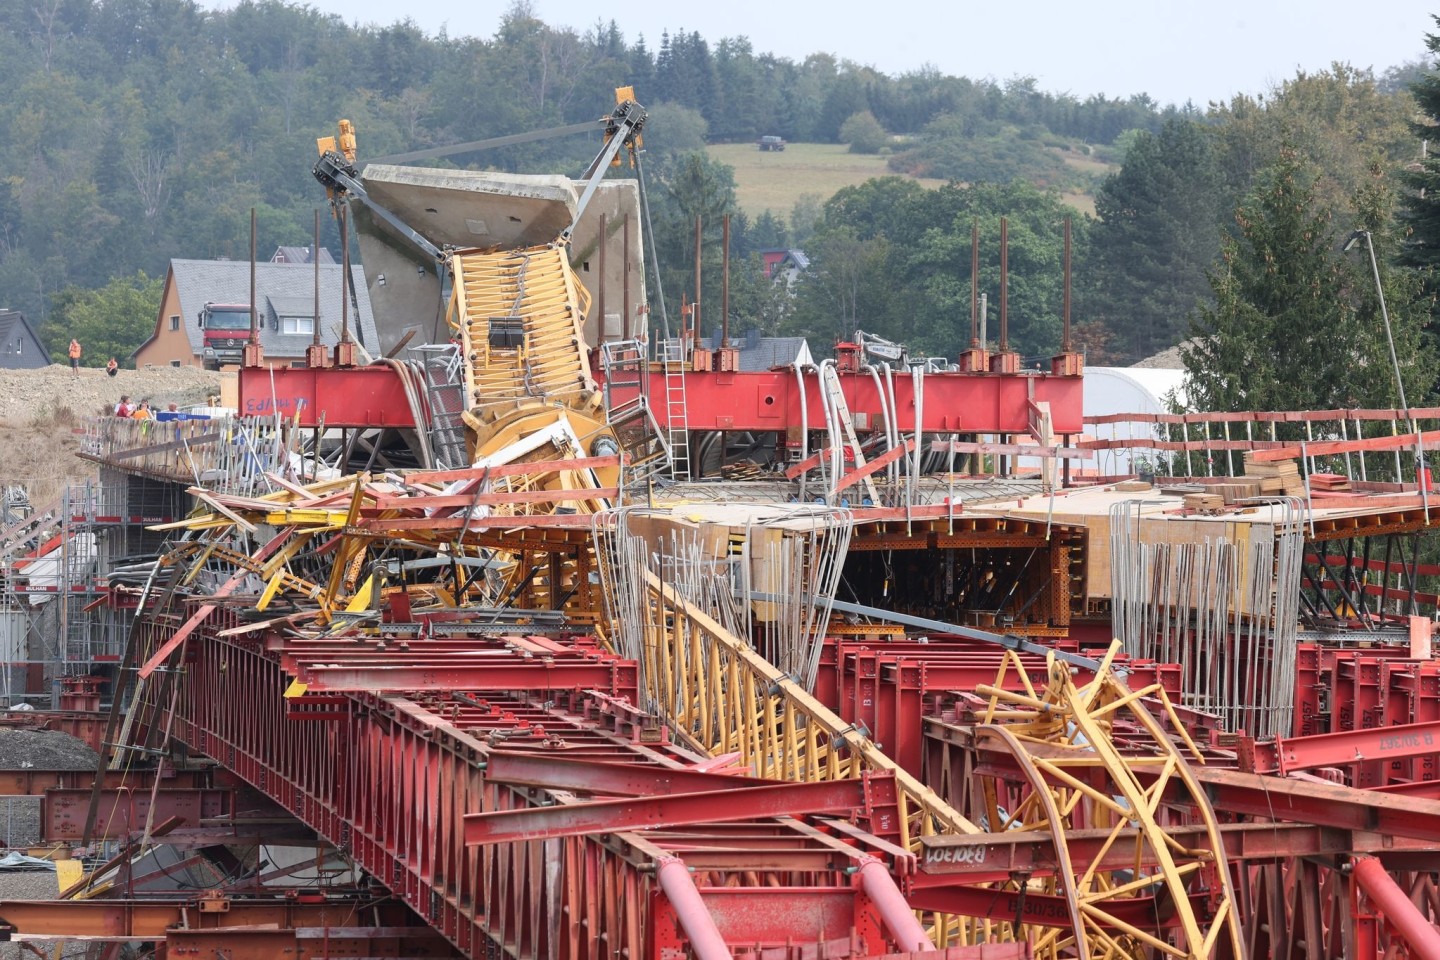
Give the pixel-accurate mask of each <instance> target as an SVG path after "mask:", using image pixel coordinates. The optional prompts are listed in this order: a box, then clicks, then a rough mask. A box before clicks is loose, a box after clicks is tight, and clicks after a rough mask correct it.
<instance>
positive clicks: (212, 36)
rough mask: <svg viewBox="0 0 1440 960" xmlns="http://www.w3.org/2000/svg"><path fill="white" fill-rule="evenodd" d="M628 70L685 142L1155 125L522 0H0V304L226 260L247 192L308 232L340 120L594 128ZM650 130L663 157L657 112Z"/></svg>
mask: <svg viewBox="0 0 1440 960" xmlns="http://www.w3.org/2000/svg"><path fill="white" fill-rule="evenodd" d="M626 83H629V84H633V85H634V86H635V88H636V94H637V98H638V99H640V100H641V102H642V103H645V104H646V105H647V106H650V107H652V108H655V109H656V116H657V118H658V117H663V116H666V115H667V109H668V111H669V113H668V115H669V116H672V117H676V118H677V126H678V127H679V129H678V130H677V131H676V136H677V137H686V136H691V137H693V136H694V124H693V122H689V121H688V118H689V117H690V116H691V113H690V112H692V111H693V112H695V113H698V115H699V117H700V118H701V119H703V122H704V125H705V128H704V130H703V134H704V136H705V137H706V138H707V139H708V140H710V141H711V142H725V141H736V140H741V141H743V140H749V139H753V138H754V137H756V136H758V135H760V134H776V135H780V136H783V137H785V138H787V139H789V140H792V141H821V142H835V141H836V140H837V139H838V138H839V136H840V128H841V126H842V125H843V124H844V123H845V121H846V120H847V119H849V118H850V117H852V116H854V115H855V114H857V113H863V112H865V111H869V112H870V113H872V114H873V116H874V117H875V119H876V120H877V121H878V122H879V124H880V125H881V126H882V127H883V128H884V130H886V131H888V132H889V133H890V134H892V135H897V136H913V137H915V138H917V143H918V142H919V141H923V140H924V139H925V138H926V136H927V134H926V131H927V128H929V127H930V126H931V125H933V124H936V123H941V124H958V125H960V126H962V127H964V128H965V129H966V130H967V131H968V132H969V135H971V136H975V135H980V134H984V133H986V132H994V131H997V130H999V129H1001V128H1003V127H1007V126H1008V127H1014V128H1023V129H1025V130H1027V131H1029V132H1030V136H1032V137H1033V138H1034V140H1035V142H1038V139H1039V137H1040V136H1041V133H1042V131H1043V132H1051V133H1054V134H1056V135H1059V136H1062V137H1066V138H1073V139H1076V140H1078V141H1086V142H1092V143H1098V144H1104V143H1109V142H1111V141H1112V140H1113V139H1114V138H1115V137H1116V136H1117V135H1119V134H1120V133H1122V132H1123V131H1125V130H1128V129H1132V128H1137V127H1140V128H1147V129H1153V128H1156V127H1157V126H1158V123H1159V120H1160V115H1159V113H1158V112H1157V111H1156V109H1155V106H1154V104H1152V103H1151V102H1150V101H1149V100H1148V99H1146V98H1145V97H1136V98H1134V99H1131V100H1106V99H1102V98H1092V99H1090V100H1086V101H1083V102H1081V101H1077V100H1075V99H1073V98H1070V97H1066V96H1061V95H1054V94H1049V93H1044V92H1041V91H1038V90H1036V89H1035V88H1034V85H1033V83H1032V82H1030V81H1027V80H1016V81H1012V82H1010V83H1008V84H1005V85H997V84H996V83H994V82H991V81H974V80H969V79H965V78H960V77H947V76H942V75H940V74H938V73H935V72H934V71H925V70H917V71H916V72H915V73H912V74H907V75H905V76H901V77H886V76H883V75H880V74H877V73H875V72H873V71H871V70H868V69H866V68H863V67H860V66H857V65H855V64H853V63H849V62H837V61H836V60H835V59H834V58H833V57H830V56H828V55H816V56H813V57H810V58H807V59H806V60H805V62H803V63H796V62H794V61H791V60H788V59H784V58H778V57H774V56H771V55H769V54H766V53H763V52H760V51H756V50H753V49H752V47H751V45H750V43H749V41H748V40H746V39H744V38H743V37H740V38H705V37H701V36H700V35H699V34H695V33H686V32H683V31H682V32H677V33H675V34H673V35H667V36H663V37H657V38H645V39H642V38H641V37H638V36H627V35H625V34H624V33H623V32H622V29H621V28H620V27H619V26H617V25H616V24H615V23H613V22H612V23H609V24H606V25H604V26H603V27H597V28H595V29H592V30H591V31H589V32H588V33H585V34H583V35H581V34H577V33H576V32H574V31H572V30H569V29H555V28H552V27H550V26H547V25H546V24H545V23H543V22H540V21H539V20H537V19H535V18H533V17H532V16H530V15H529V12H528V9H527V8H526V7H525V6H524V5H523V4H517V5H516V6H515V7H514V8H512V10H511V11H510V14H509V15H508V16H507V18H506V19H505V20H504V22H503V24H502V26H501V27H500V29H499V31H498V32H497V34H496V35H495V36H493V37H483V38H471V37H449V36H445V35H443V34H442V35H440V36H427V35H426V34H425V33H424V32H422V31H421V30H420V29H418V28H417V27H416V26H414V24H413V23H408V22H404V23H397V24H394V25H392V26H385V27H354V26H349V25H347V24H346V23H345V22H344V21H343V20H342V19H341V18H340V17H338V16H334V15H326V14H321V13H318V12H316V11H315V10H313V9H310V8H308V7H305V6H303V5H300V4H292V3H286V2H277V0H264V2H258V3H256V2H249V0H246V2H241V3H239V4H238V5H236V6H235V7H234V8H233V9H231V10H228V11H218V12H211V11H206V10H202V9H201V8H200V7H199V6H197V5H196V4H195V3H193V2H191V0H103V2H96V0H44V2H41V3H38V4H37V3H33V2H30V0H0V89H3V90H4V91H5V95H4V96H3V97H0V304H4V305H6V306H9V307H13V308H17V309H22V310H24V311H25V312H26V313H28V314H30V315H32V316H36V317H43V316H44V315H45V314H46V313H47V311H48V309H49V306H50V303H49V300H50V298H51V296H52V295H53V294H54V293H55V292H57V291H58V290H60V289H62V288H63V287H66V286H68V285H76V286H79V287H86V288H89V287H96V286H99V285H101V284H103V283H105V282H106V281H107V280H109V279H110V278H112V277H119V276H127V275H132V274H133V273H134V272H135V271H139V270H143V271H145V272H146V273H148V274H150V275H152V276H153V275H155V274H156V273H157V272H161V271H163V269H164V265H165V263H166V261H167V260H168V259H169V258H170V257H174V256H185V257H215V256H229V257H237V258H238V257H243V256H245V255H246V246H247V241H246V233H247V230H248V211H249V209H250V207H252V206H255V207H257V208H258V210H259V220H260V246H261V247H262V248H268V249H273V247H274V246H275V245H276V244H280V243H285V244H298V243H305V242H306V241H307V239H308V237H309V234H310V231H311V220H312V218H311V214H310V211H311V210H312V209H313V208H314V206H315V205H316V204H317V202H318V200H319V199H320V194H319V192H318V190H317V188H316V185H315V183H314V182H313V180H312V179H311V178H310V175H309V168H310V164H311V161H312V157H313V154H314V142H315V138H316V137H317V136H320V135H324V134H325V133H327V132H331V131H333V128H334V124H335V121H336V119H337V118H339V117H342V116H343V117H348V118H351V119H353V120H354V121H355V122H356V125H357V127H358V128H359V131H360V140H361V149H362V152H363V154H364V155H367V156H379V155H384V154H387V153H397V152H401V151H405V150H413V149H417V148H421V147H426V146H432V145H436V144H448V143H454V142H460V141H468V140H475V139H480V138H484V137H492V136H500V135H503V134H510V133H517V132H524V131H529V130H535V129H539V128H545V127H549V126H554V125H559V124H564V123H573V122H575V121H579V120H585V119H593V118H595V117H598V116H600V115H602V114H603V113H604V112H605V111H606V109H607V107H608V106H609V105H610V104H611V102H612V97H613V92H612V91H613V89H614V88H615V87H616V86H618V85H621V84H626ZM675 108H685V110H684V111H679V110H677V109H675ZM651 136H652V140H653V145H654V146H658V147H662V148H663V147H664V145H665V141H666V137H667V131H666V129H665V125H664V124H662V123H660V122H656V123H654V124H652V128H651ZM594 149H595V147H594V144H593V141H584V140H583V139H582V140H581V141H580V142H576V141H574V140H571V141H568V142H551V143H550V144H538V145H537V144H532V145H528V146H525V147H518V148H512V149H509V150H506V151H497V152H493V153H490V154H486V155H483V156H477V157H470V158H457V159H459V160H460V161H461V162H462V163H463V162H476V163H481V164H484V165H490V166H498V167H504V168H510V169H527V170H544V171H547V172H552V171H554V170H556V169H572V168H574V166H575V165H576V164H577V163H578V162H580V161H581V158H584V157H588V156H589V155H591V154H592V153H593V151H594ZM907 162H909V163H910V166H911V168H912V169H911V170H909V171H908V172H912V173H915V174H916V175H928V176H935V177H941V178H943V177H948V176H952V175H961V176H963V171H957V170H956V169H951V167H953V166H954V165H953V163H949V165H948V166H947V163H948V162H947V161H946V160H945V159H944V158H943V157H941V158H939V159H935V158H927V157H925V156H916V157H914V158H912V159H911V160H910V161H907ZM783 212H784V213H788V211H783ZM327 239H328V240H329V241H331V242H333V237H331V238H327Z"/></svg>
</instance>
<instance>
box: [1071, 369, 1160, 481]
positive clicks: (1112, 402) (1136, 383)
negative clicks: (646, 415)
mask: <svg viewBox="0 0 1440 960" xmlns="http://www.w3.org/2000/svg"><path fill="white" fill-rule="evenodd" d="M1172 402H1175V403H1179V404H1180V405H1181V406H1183V405H1184V403H1185V371H1184V370H1169V369H1163V368H1158V367H1086V368H1085V401H1084V410H1085V416H1087V417H1100V416H1105V415H1107V414H1116V413H1169V412H1170V411H1171V404H1172ZM1085 432H1086V436H1088V437H1092V438H1094V439H1096V440H1105V439H1119V440H1128V439H1132V438H1133V439H1140V438H1155V439H1159V438H1160V437H1161V436H1163V434H1162V433H1161V432H1159V431H1158V430H1157V428H1156V427H1153V426H1149V427H1147V426H1144V425H1140V424H1130V423H1101V424H1096V425H1094V426H1090V427H1086V431H1085ZM1148 455H1149V454H1148V453H1147V451H1145V450H1143V449H1141V450H1136V449H1133V448H1131V449H1122V450H1097V451H1096V456H1095V459H1094V460H1093V461H1089V462H1088V463H1087V464H1086V467H1085V469H1086V470H1087V471H1089V470H1093V471H1094V472H1096V473H1099V474H1100V475H1101V476H1118V475H1121V474H1130V473H1138V472H1139V470H1137V469H1136V458H1137V457H1139V458H1144V457H1146V456H1148Z"/></svg>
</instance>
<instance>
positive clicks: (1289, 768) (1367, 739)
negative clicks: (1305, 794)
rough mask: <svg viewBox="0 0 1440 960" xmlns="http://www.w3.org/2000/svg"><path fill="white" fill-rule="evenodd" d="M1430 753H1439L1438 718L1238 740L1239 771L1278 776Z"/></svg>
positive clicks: (1439, 732)
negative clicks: (1387, 725)
mask: <svg viewBox="0 0 1440 960" xmlns="http://www.w3.org/2000/svg"><path fill="white" fill-rule="evenodd" d="M1433 753H1440V721H1437V722H1432V723H1407V724H1401V725H1399V726H1393V727H1370V728H1366V729H1359V730H1340V731H1337V732H1335V733H1317V734H1313V735H1311V736H1308V737H1277V738H1276V739H1274V740H1271V741H1254V740H1248V739H1247V740H1241V741H1240V744H1239V747H1238V754H1239V759H1240V767H1241V769H1242V770H1248V771H1250V772H1252V773H1278V774H1280V775H1282V776H1286V775H1289V774H1291V773H1295V772H1297V771H1300V770H1313V769H1315V768H1316V767H1345V766H1351V765H1353V764H1356V763H1362V762H1364V761H1367V760H1371V761H1374V760H1382V761H1386V762H1389V761H1391V760H1404V759H1407V758H1409V757H1420V756H1425V755H1426V754H1433Z"/></svg>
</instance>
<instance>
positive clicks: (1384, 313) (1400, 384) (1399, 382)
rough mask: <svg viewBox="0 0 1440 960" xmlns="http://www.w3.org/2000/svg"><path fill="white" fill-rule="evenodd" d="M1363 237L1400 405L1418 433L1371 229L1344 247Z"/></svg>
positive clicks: (1354, 235)
mask: <svg viewBox="0 0 1440 960" xmlns="http://www.w3.org/2000/svg"><path fill="white" fill-rule="evenodd" d="M1361 237H1364V238H1365V249H1367V250H1369V251H1370V269H1371V270H1373V271H1374V272H1375V295H1376V296H1377V297H1379V298H1380V317H1381V319H1382V320H1384V321H1385V343H1386V344H1387V345H1388V346H1389V347H1390V366H1391V367H1392V368H1393V369H1394V371H1395V388H1396V389H1397V390H1399V391H1400V407H1401V409H1402V410H1404V411H1405V419H1406V420H1408V421H1409V422H1410V432H1411V433H1414V434H1417V435H1418V434H1419V432H1420V431H1419V430H1418V429H1416V426H1415V417H1414V415H1413V414H1411V412H1410V403H1409V401H1407V400H1406V399H1405V381H1404V379H1402V378H1401V376H1400V360H1399V358H1397V357H1396V356H1395V337H1394V336H1393V335H1392V334H1391V333H1390V311H1389V310H1387V309H1386V307H1385V290H1384V288H1383V287H1381V285H1380V264H1379V262H1378V261H1376V259H1375V242H1374V241H1373V240H1372V239H1371V238H1370V231H1369V230H1356V231H1355V232H1354V233H1352V234H1350V237H1349V239H1347V240H1346V241H1345V246H1344V248H1343V249H1344V251H1345V252H1346V253H1349V252H1350V251H1351V250H1354V249H1355V247H1356V245H1357V244H1358V243H1359V242H1360V238H1361Z"/></svg>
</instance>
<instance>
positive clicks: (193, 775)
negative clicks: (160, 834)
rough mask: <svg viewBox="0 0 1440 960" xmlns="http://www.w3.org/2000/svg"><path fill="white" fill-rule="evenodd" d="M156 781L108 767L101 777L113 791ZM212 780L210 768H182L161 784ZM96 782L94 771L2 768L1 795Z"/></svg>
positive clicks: (182, 784) (149, 775)
mask: <svg viewBox="0 0 1440 960" xmlns="http://www.w3.org/2000/svg"><path fill="white" fill-rule="evenodd" d="M154 780H155V773H154V772H153V771H150V770H106V771H105V772H104V773H103V774H102V776H101V784H102V786H103V787H105V788H106V789H111V790H113V789H118V788H120V787H130V788H132V789H136V790H149V789H150V785H151V784H152V783H153V782H154ZM209 781H210V772H209V771H208V770H181V771H178V772H176V773H173V774H167V775H166V776H164V777H162V778H161V785H162V788H166V787H190V788H200V787H205V786H208V784H209ZM94 782H95V771H94V770H41V769H31V770H0V796H4V797H23V796H37V797H38V796H43V795H44V793H45V792H46V791H47V790H53V789H56V788H61V789H71V790H73V789H76V788H79V787H84V788H85V789H86V790H89V789H90V787H91V785H92V784H94Z"/></svg>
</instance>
